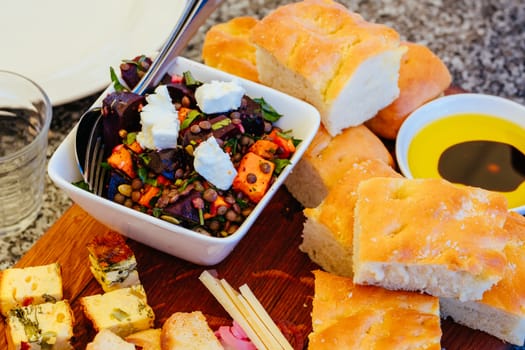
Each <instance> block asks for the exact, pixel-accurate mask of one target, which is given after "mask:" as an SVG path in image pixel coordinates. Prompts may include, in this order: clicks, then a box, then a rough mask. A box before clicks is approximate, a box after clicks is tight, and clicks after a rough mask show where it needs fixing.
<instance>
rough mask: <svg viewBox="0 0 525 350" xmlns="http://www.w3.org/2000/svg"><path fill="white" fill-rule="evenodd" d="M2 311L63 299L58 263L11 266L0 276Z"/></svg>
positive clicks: (0, 304) (4, 313) (5, 313)
mask: <svg viewBox="0 0 525 350" xmlns="http://www.w3.org/2000/svg"><path fill="white" fill-rule="evenodd" d="M0 279H1V280H0V311H1V313H2V315H3V316H7V314H8V313H9V310H11V309H13V308H15V307H20V306H27V305H35V304H41V303H44V302H49V301H57V300H62V297H63V294H62V274H61V268H60V265H59V264H58V263H52V264H49V265H42V266H31V267H25V268H10V269H6V270H4V271H2V274H1V277H0Z"/></svg>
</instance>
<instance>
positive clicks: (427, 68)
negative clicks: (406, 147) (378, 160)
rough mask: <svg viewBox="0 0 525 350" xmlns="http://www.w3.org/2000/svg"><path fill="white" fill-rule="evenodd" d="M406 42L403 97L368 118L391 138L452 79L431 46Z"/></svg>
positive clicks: (401, 85)
mask: <svg viewBox="0 0 525 350" xmlns="http://www.w3.org/2000/svg"><path fill="white" fill-rule="evenodd" d="M404 45H405V46H406V47H407V48H408V50H407V52H406V53H405V54H404V55H403V58H402V60H401V67H400V69H399V81H398V86H399V97H398V98H396V99H395V100H394V102H392V103H391V104H390V105H388V106H387V107H385V108H383V109H382V110H380V111H379V112H378V113H377V115H376V116H375V117H373V118H372V119H370V120H368V121H367V122H366V125H367V126H368V127H369V128H370V130H372V131H373V132H374V133H375V134H377V135H379V136H381V137H384V138H387V139H391V140H394V139H395V138H396V136H397V133H398V131H399V128H400V127H401V124H403V122H404V121H405V119H406V118H407V117H408V115H409V114H410V113H412V112H413V111H414V110H415V109H416V108H418V107H420V106H421V105H423V104H424V103H426V102H428V101H430V100H432V99H434V98H436V97H438V96H439V95H441V94H442V93H443V91H444V90H445V89H446V88H447V87H449V85H450V83H451V81H452V77H451V76H450V72H449V71H448V68H447V66H445V64H444V63H443V61H441V59H440V58H439V57H438V56H436V55H435V54H434V53H433V52H432V51H431V50H430V49H429V48H428V47H426V46H424V45H420V44H416V43H409V42H405V43H404Z"/></svg>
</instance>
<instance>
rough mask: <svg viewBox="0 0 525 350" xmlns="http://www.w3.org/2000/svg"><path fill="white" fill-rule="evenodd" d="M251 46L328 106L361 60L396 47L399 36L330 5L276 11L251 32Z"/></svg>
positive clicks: (317, 2) (310, 0)
mask: <svg viewBox="0 0 525 350" xmlns="http://www.w3.org/2000/svg"><path fill="white" fill-rule="evenodd" d="M251 40H252V42H253V43H254V44H255V45H256V46H258V47H260V48H262V49H264V50H266V51H267V52H269V53H271V54H272V55H273V56H274V57H275V58H276V60H277V61H278V62H279V63H281V64H282V65H284V66H286V67H288V68H289V69H290V70H292V71H294V72H296V73H297V74H298V75H300V76H303V77H305V78H306V79H307V80H308V82H309V83H310V84H311V85H312V86H314V87H315V88H316V90H318V91H319V92H321V94H322V95H323V96H324V100H325V101H332V100H334V99H336V98H337V97H338V96H339V93H340V92H341V90H342V88H343V87H344V86H345V85H346V83H347V81H348V78H349V77H350V76H351V75H352V73H353V72H354V70H355V69H356V67H357V66H358V65H359V64H360V63H361V62H362V61H363V60H365V59H366V58H369V57H371V56H373V55H375V54H377V53H380V52H383V51H385V50H388V49H395V48H397V47H399V34H398V33H397V32H396V31H395V30H393V29H391V28H389V27H387V26H384V25H380V24H374V23H369V22H366V21H365V20H363V18H362V17H361V16H360V15H358V14H356V13H353V12H351V11H349V10H348V9H347V8H346V7H344V6H343V5H341V4H339V3H337V2H334V1H330V0H305V1H301V2H297V3H293V4H288V5H284V6H281V7H278V8H277V9H276V10H274V11H273V12H271V13H270V14H269V15H267V16H266V17H265V18H263V19H262V20H261V21H259V23H258V24H257V25H256V26H255V27H254V28H253V29H252V33H251Z"/></svg>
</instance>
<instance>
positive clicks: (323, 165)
mask: <svg viewBox="0 0 525 350" xmlns="http://www.w3.org/2000/svg"><path fill="white" fill-rule="evenodd" d="M322 144H325V147H322V146H321V145H322ZM321 148H322V149H321ZM304 158H305V159H306V160H307V161H309V162H311V163H312V165H313V166H314V167H315V168H316V169H317V171H318V172H319V174H320V175H321V178H323V179H324V182H325V184H326V185H327V186H328V187H332V185H333V184H334V183H335V182H336V180H337V179H338V178H339V177H341V175H342V174H343V173H344V172H345V171H346V170H347V169H349V168H350V167H351V166H352V164H354V163H356V162H360V161H363V160H367V159H380V160H382V161H383V162H385V163H386V164H388V165H390V166H393V165H394V160H393V158H392V155H391V154H390V152H389V151H388V149H387V148H386V147H385V145H384V143H383V142H382V141H381V140H380V139H379V138H378V137H377V136H376V135H374V133H373V132H371V131H370V130H369V129H368V128H367V127H366V126H364V125H358V126H355V127H349V128H346V129H345V130H343V132H342V133H341V134H339V135H337V136H335V137H331V136H330V134H328V132H327V131H326V129H324V128H323V127H321V128H319V131H318V132H317V134H316V136H315V137H314V140H313V141H312V143H311V144H310V147H309V148H308V150H307V151H306V153H305V154H304Z"/></svg>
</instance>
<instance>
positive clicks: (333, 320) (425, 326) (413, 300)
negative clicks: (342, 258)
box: [308, 271, 441, 350]
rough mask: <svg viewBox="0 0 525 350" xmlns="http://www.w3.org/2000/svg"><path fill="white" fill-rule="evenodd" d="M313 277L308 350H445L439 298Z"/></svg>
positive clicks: (320, 273)
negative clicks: (313, 286)
mask: <svg viewBox="0 0 525 350" xmlns="http://www.w3.org/2000/svg"><path fill="white" fill-rule="evenodd" d="M314 276H315V289H314V297H313V301H312V329H313V330H312V333H311V334H310V335H309V336H308V339H309V346H308V349H310V350H321V349H330V350H332V349H348V350H352V349H427V350H431V349H432V350H440V349H441V346H440V340H441V327H440V317H439V299H438V298H436V297H433V296H430V295H425V294H420V293H415V292H406V291H390V290H387V289H384V288H379V287H374V286H359V285H355V284H354V283H353V282H352V279H351V278H347V277H341V276H336V275H333V274H330V273H327V272H323V271H314Z"/></svg>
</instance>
